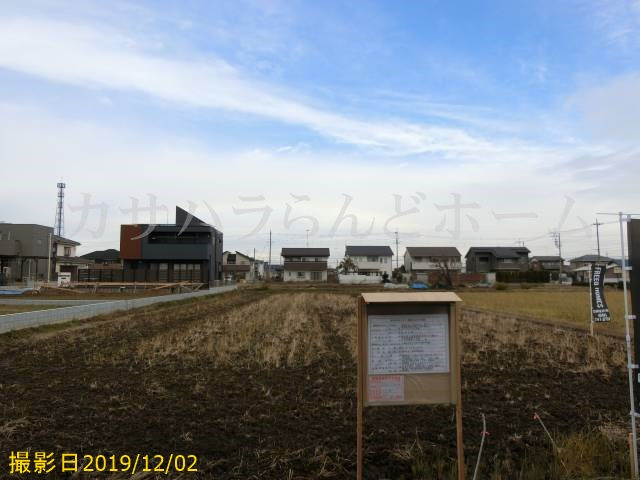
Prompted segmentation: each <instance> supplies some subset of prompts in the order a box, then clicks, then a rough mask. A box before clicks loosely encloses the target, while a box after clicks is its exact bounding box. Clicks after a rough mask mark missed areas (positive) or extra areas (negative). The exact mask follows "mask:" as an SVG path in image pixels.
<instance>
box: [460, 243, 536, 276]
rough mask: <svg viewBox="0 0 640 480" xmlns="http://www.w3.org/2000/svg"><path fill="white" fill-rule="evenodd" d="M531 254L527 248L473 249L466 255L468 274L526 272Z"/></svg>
mask: <svg viewBox="0 0 640 480" xmlns="http://www.w3.org/2000/svg"><path fill="white" fill-rule="evenodd" d="M529 253H530V250H529V249H528V248H527V247H471V248H470V249H469V251H468V252H467V254H466V255H465V258H466V260H467V273H473V272H478V273H487V272H519V271H522V272H524V271H526V270H528V269H529Z"/></svg>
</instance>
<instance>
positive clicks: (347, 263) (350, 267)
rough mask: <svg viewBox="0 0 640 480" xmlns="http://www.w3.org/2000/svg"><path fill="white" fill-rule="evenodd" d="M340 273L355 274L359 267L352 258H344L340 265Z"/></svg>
mask: <svg viewBox="0 0 640 480" xmlns="http://www.w3.org/2000/svg"><path fill="white" fill-rule="evenodd" d="M338 271H339V272H340V273H342V274H348V273H351V272H354V273H355V272H357V271H358V267H357V266H356V264H355V263H354V262H353V260H352V259H351V258H350V257H344V258H343V259H342V260H341V261H340V263H339V264H338Z"/></svg>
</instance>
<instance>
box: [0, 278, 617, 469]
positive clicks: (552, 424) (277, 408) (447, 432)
mask: <svg viewBox="0 0 640 480" xmlns="http://www.w3.org/2000/svg"><path fill="white" fill-rule="evenodd" d="M350 292H351V291H350ZM351 293H353V292H351ZM491 294H492V293H485V295H491ZM355 322H356V306H355V296H354V295H353V294H339V293H335V291H334V292H323V291H322V290H321V289H315V290H313V291H311V292H307V291H305V290H304V289H294V290H291V291H289V292H287V291H282V290H276V291H271V290H268V289H263V290H260V289H254V290H251V289H247V290H242V291H237V292H233V293H228V294H224V295H220V296H217V297H212V298H208V299H204V298H203V299H197V300H192V301H188V302H182V303H176V304H169V305H162V306H159V307H153V308H148V309H142V310H138V311H134V312H130V313H128V314H119V315H115V316H110V317H104V318H98V319H96V320H94V321H90V322H84V323H74V324H69V325H66V326H58V327H55V328H48V329H47V328H45V329H38V330H34V331H30V332H16V333H13V334H7V335H3V336H0V365H1V366H2V371H3V377H2V380H1V381H0V404H1V405H2V409H1V410H0V438H1V439H2V442H0V456H2V457H3V458H5V459H7V458H8V457H9V454H10V452H11V451H16V450H27V449H29V450H31V451H34V450H45V451H52V452H57V453H60V452H63V451H74V452H78V453H79V454H84V453H88V454H99V453H102V454H105V455H111V454H115V455H120V454H124V453H127V454H134V455H135V454H136V453H142V454H150V455H151V454H155V453H163V454H167V455H169V454H171V453H174V454H175V453H182V454H195V455H197V456H198V468H199V470H200V471H199V473H198V474H196V475H194V474H189V475H186V474H185V475H184V478H197V477H200V478H212V477H213V478H237V479H245V478H261V479H282V478H292V479H293V478H298V479H303V478H305V479H306V478H353V476H354V472H355V393H354V386H355V375H356V365H355V356H354V354H355ZM462 325H463V327H462V330H463V331H462V333H463V339H464V358H463V372H462V374H463V402H464V428H465V435H466V442H465V448H466V456H467V457H466V458H467V463H468V465H469V466H471V465H473V464H474V462H475V455H476V453H477V446H478V443H479V440H480V432H481V413H484V414H486V417H487V424H488V430H489V432H490V433H491V435H490V436H489V437H488V440H487V443H486V447H485V452H484V454H483V462H482V473H481V476H480V478H495V479H501V478H504V479H506V478H523V479H534V478H535V479H538V478H539V479H542V478H584V477H595V476H604V475H609V476H624V475H625V474H626V473H627V471H628V465H627V463H628V454H627V452H626V450H625V449H626V420H627V413H626V412H628V410H629V407H628V405H627V399H626V374H625V370H624V363H625V356H624V349H623V344H622V342H620V341H619V340H618V339H616V338H608V337H598V338H590V337H588V336H584V335H581V334H579V333H576V332H574V331H566V330H562V329H552V328H548V327H540V326H535V325H531V324H528V325H520V324H517V323H516V322H515V321H513V322H505V321H500V322H499V321H497V320H496V319H494V318H492V317H491V315H476V314H473V315H472V314H466V315H465V316H464V318H463V322H462ZM534 413H538V414H539V415H540V416H541V418H543V420H544V421H545V423H546V425H547V426H548V427H549V429H550V430H551V432H552V434H553V435H554V437H555V440H556V441H557V442H558V444H559V446H560V451H559V452H557V453H556V452H554V451H553V450H552V449H551V448H550V445H549V441H548V439H547V437H546V436H545V434H544V432H543V430H542V428H541V427H540V425H539V424H538V423H537V422H535V421H533V415H534ZM452 414H453V408H451V407H446V406H435V407H403V408H398V407H387V408H372V409H368V410H367V411H366V413H365V424H366V427H365V428H366V438H365V445H366V452H365V463H366V472H367V477H368V478H394V479H397V478H407V479H408V478H451V474H452V472H454V471H455V468H454V467H455V465H454V462H455V444H454V438H455V435H454V432H455V421H454V419H453V416H452ZM5 465H6V463H5ZM469 468H471V467H469ZM6 472H7V470H5V471H4V472H0V475H4V474H5V473H6ZM57 475H58V478H64V477H62V476H61V474H60V473H59V472H58V473H57ZM103 475H104V478H107V477H108V476H109V474H103ZM118 475H120V476H121V477H122V478H126V475H125V476H122V475H121V474H114V475H113V476H114V477H118ZM48 478H56V472H52V474H50V475H49V477H48ZM76 478H85V477H82V476H81V475H79V476H77V477H76ZM86 478H95V477H89V476H88V475H87V476H86ZM118 478H119V477H118ZM159 478H160V477H159ZM163 478H166V477H163ZM172 478H179V477H178V476H177V475H176V476H174V477H172Z"/></svg>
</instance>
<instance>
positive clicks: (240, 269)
mask: <svg viewBox="0 0 640 480" xmlns="http://www.w3.org/2000/svg"><path fill="white" fill-rule="evenodd" d="M222 272H223V273H224V279H225V280H227V281H231V280H234V281H238V280H246V281H251V280H253V279H254V278H255V268H254V262H253V258H251V257H250V256H249V255H245V254H244V253H240V252H237V251H236V252H224V253H223V254H222Z"/></svg>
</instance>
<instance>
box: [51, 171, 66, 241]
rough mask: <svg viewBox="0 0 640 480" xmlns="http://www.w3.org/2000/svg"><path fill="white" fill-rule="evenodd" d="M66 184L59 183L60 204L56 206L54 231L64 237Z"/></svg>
mask: <svg viewBox="0 0 640 480" xmlns="http://www.w3.org/2000/svg"><path fill="white" fill-rule="evenodd" d="M66 186H67V185H66V184H65V183H63V182H59V183H58V204H57V206H56V220H55V222H54V225H53V233H54V234H56V235H57V236H59V237H64V189H65V188H66Z"/></svg>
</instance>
